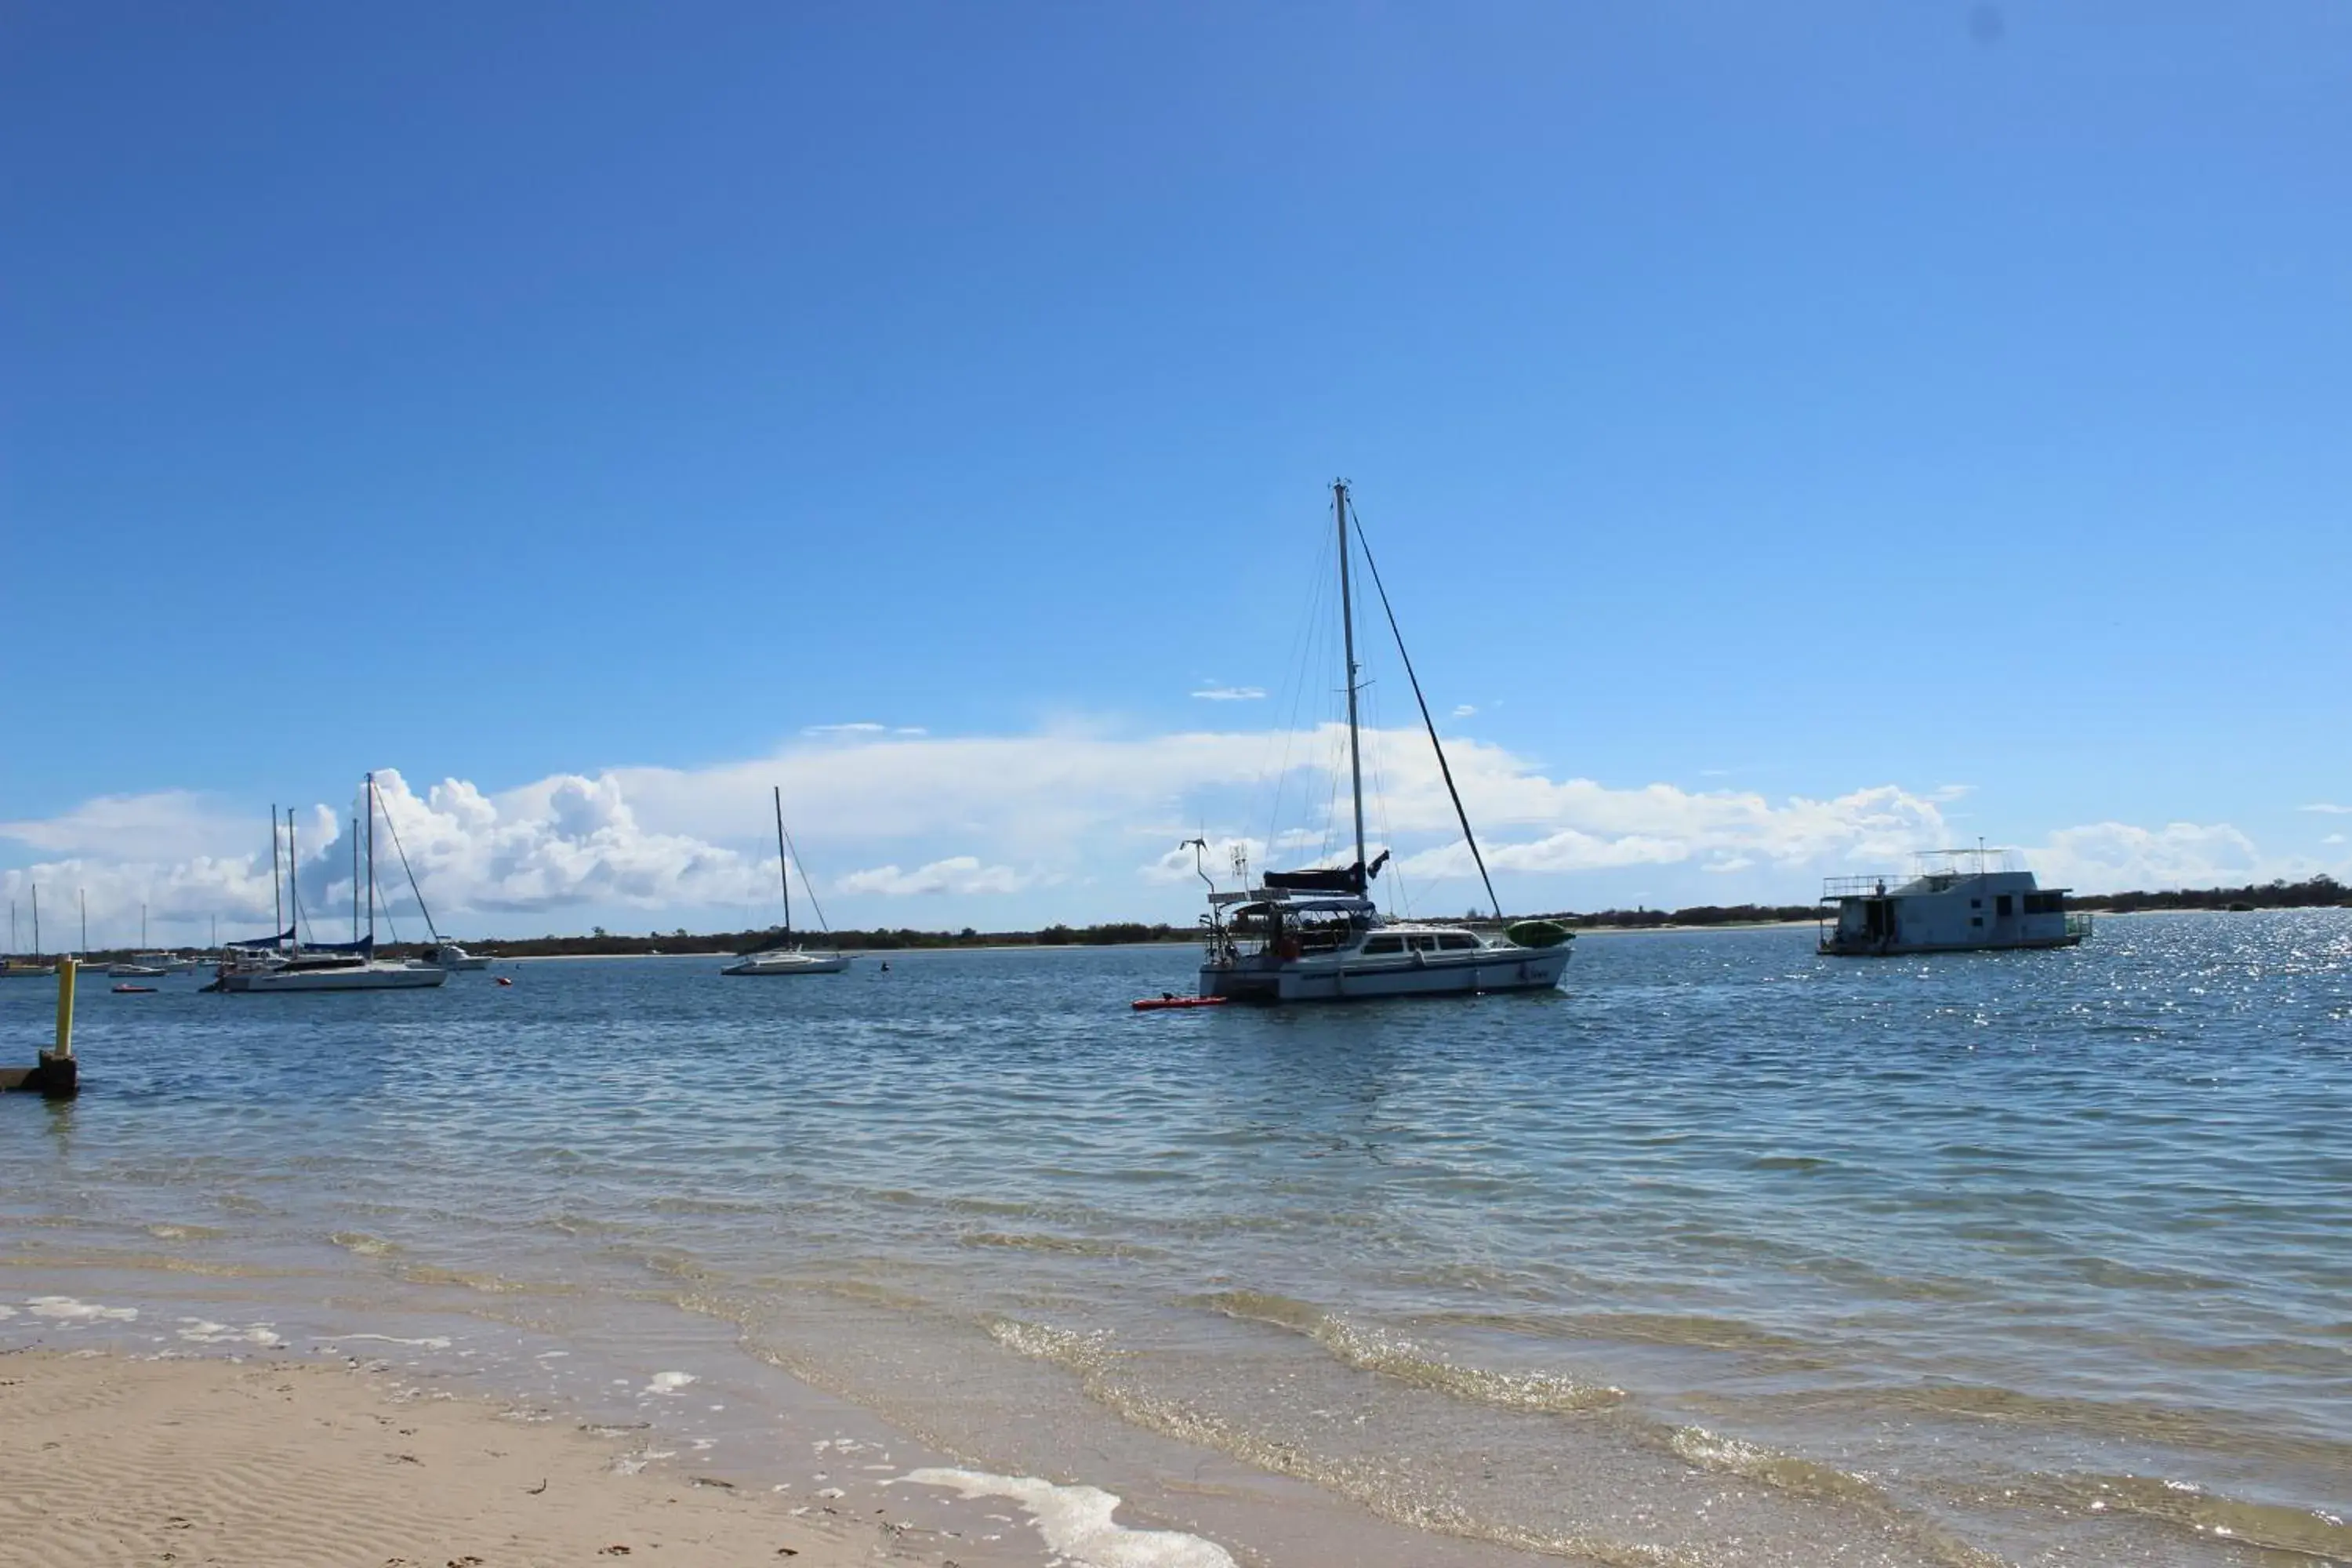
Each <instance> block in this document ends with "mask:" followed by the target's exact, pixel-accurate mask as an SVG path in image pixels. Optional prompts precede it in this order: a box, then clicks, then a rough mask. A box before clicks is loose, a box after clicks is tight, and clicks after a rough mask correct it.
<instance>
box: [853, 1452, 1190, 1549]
mask: <svg viewBox="0 0 2352 1568" xmlns="http://www.w3.org/2000/svg"><path fill="white" fill-rule="evenodd" d="M898 1479H899V1480H902V1481H913V1482H915V1483H916V1484H917V1485H919V1486H927V1487H945V1488H947V1489H950V1490H951V1491H954V1492H957V1493H959V1494H960V1495H961V1496H963V1497H967V1498H982V1497H1001V1498H1010V1499H1011V1500H1013V1501H1014V1502H1016V1503H1019V1504H1020V1505H1021V1506H1022V1507H1023V1508H1024V1509H1025V1510H1028V1512H1029V1516H1030V1517H1031V1518H1032V1519H1034V1520H1035V1521H1037V1533H1038V1534H1040V1535H1042V1536H1044V1537H1045V1545H1046V1548H1047V1549H1048V1550H1049V1551H1052V1552H1056V1553H1058V1554H1059V1555H1061V1556H1064V1557H1066V1558H1069V1559H1070V1560H1071V1561H1072V1562H1074V1563H1085V1564H1086V1565H1087V1568H1235V1564H1234V1560H1233V1557H1232V1555H1231V1554H1230V1553H1228V1552H1226V1551H1225V1549H1224V1548H1223V1547H1222V1546H1219V1545H1217V1544H1216V1543H1215V1542H1211V1541H1203V1540H1202V1538H1201V1537H1199V1536H1197V1535H1186V1534H1183V1533H1182V1532H1181V1531H1173V1530H1129V1529H1128V1528H1127V1527H1126V1526H1125V1525H1121V1524H1117V1523H1114V1522H1112V1520H1111V1515H1112V1514H1113V1513H1114V1512H1116V1511H1117V1510H1118V1501H1119V1500H1118V1497H1117V1496H1116V1495H1114V1494H1113V1493H1110V1492H1107V1491H1105V1490H1103V1489H1101V1488H1100V1487H1057V1486H1055V1484H1054V1483H1053V1482H1051V1481H1043V1480H1039V1479H1036V1478H1035V1477H1034V1476H992V1475H990V1474H988V1473H986V1472H985V1471H982V1470H946V1469H921V1470H909V1471H908V1472H907V1473H906V1474H905V1475H903V1476H901V1477H899V1478H898ZM884 1484H885V1485H886V1486H887V1485H889V1484H892V1483H889V1482H885V1483H884Z"/></svg>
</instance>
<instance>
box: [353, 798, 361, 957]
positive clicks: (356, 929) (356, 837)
mask: <svg viewBox="0 0 2352 1568" xmlns="http://www.w3.org/2000/svg"><path fill="white" fill-rule="evenodd" d="M359 939H360V819H359V818H358V817H356V816H354V817H352V941H353V942H357V941H359Z"/></svg>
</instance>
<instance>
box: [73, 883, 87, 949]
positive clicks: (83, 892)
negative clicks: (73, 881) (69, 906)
mask: <svg viewBox="0 0 2352 1568" xmlns="http://www.w3.org/2000/svg"><path fill="white" fill-rule="evenodd" d="M74 897H75V898H77V899H79V900H81V951H82V956H83V957H85V958H87V957H88V956H89V889H88V888H76V889H74Z"/></svg>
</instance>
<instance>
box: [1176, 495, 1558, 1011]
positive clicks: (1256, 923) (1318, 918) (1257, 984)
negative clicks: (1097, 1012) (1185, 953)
mask: <svg viewBox="0 0 2352 1568" xmlns="http://www.w3.org/2000/svg"><path fill="white" fill-rule="evenodd" d="M1331 507H1332V513H1333V516H1334V517H1335V518H1336V519H1337V521H1338V523H1339V626H1340V636H1341V644H1342V647H1343V649H1344V654H1345V658H1346V660H1347V668H1346V676H1347V689H1348V771H1349V782H1350V784H1351V785H1352V795H1351V797H1350V798H1351V799H1352V801H1353V804H1354V806H1355V827H1356V859H1355V863H1354V864H1353V865H1351V866H1343V867H1339V868H1325V869H1318V870H1309V871H1269V872H1267V873H1265V876H1264V878H1263V879H1261V881H1260V885H1259V886H1257V887H1255V888H1246V889H1244V890H1243V891H1240V892H1234V893H1221V892H1219V891H1217V890H1216V885H1215V883H1214V882H1213V881H1211V880H1210V879H1209V877H1208V874H1207V872H1206V871H1205V870H1204V871H1202V880H1203V881H1209V882H1210V890H1209V915H1208V918H1207V921H1206V923H1207V925H1208V927H1209V954H1208V958H1207V960H1206V961H1205V962H1204V963H1202V965H1201V994H1202V995H1203V996H1214V997H1223V998H1225V999H1228V1000H1231V1001H1236V1002H1338V1001H1347V1000H1355V999H1358V998H1364V997H1376V996H1425V995H1436V994H1446V993H1453V994H1464V993H1469V992H1483V991H1546V990H1550V989H1551V988H1553V987H1555V986H1557V985H1558V984H1559V977H1560V975H1561V974H1562V973H1564V972H1565V971H1566V970H1567V968H1568V958H1569V952H1570V949H1569V945H1568V944H1569V942H1570V941H1571V940H1572V939H1571V936H1570V932H1569V931H1568V930H1567V928H1565V927H1563V926H1560V925H1558V924H1556V923H1554V922H1552V921H1519V922H1517V924H1514V925H1510V926H1507V927H1505V928H1504V936H1503V940H1500V941H1496V940H1492V939H1489V938H1487V937H1484V936H1481V935H1480V934H1479V933H1478V932H1476V931H1470V930H1467V929H1465V928H1463V927H1460V926H1450V925H1431V924H1425V923H1423V922H1421V921H1397V920H1391V919H1390V918H1388V917H1386V916H1384V915H1382V914H1381V911H1380V907H1379V906H1378V905H1377V904H1375V903H1374V902H1373V901H1372V900H1371V898H1370V888H1371V882H1372V879H1374V878H1375V877H1377V876H1379V875H1380V871H1381V865H1382V863H1383V862H1385V861H1386V860H1387V859H1388V853H1387V852H1386V851H1385V850H1383V851H1382V852H1381V855H1380V857H1379V858H1377V859H1375V860H1372V861H1370V863H1369V864H1367V863H1366V861H1365V858H1364V763H1363V753H1362V746H1361V741H1360V731H1359V727H1358V722H1357V710H1356V699H1357V694H1358V692H1359V691H1360V689H1361V687H1362V682H1361V680H1360V679H1359V678H1360V675H1361V673H1362V668H1361V667H1360V665H1358V664H1357V662H1356V620H1355V609H1354V605H1353V604H1352V603H1351V600H1350V596H1349V571H1348V563H1349V554H1350V553H1351V545H1350V538H1351V535H1352V536H1353V537H1354V542H1355V544H1354V547H1361V544H1362V541H1361V534H1360V529H1357V530H1351V529H1350V527H1349V520H1350V517H1351V515H1352V512H1351V509H1350V508H1349V504H1348V485H1347V481H1346V480H1344V479H1341V480H1335V481H1333V483H1332V486H1331ZM1364 564H1365V566H1366V567H1367V568H1368V569H1370V572H1371V574H1372V584H1373V586H1374V587H1375V588H1376V589H1378V590H1379V591H1380V595H1381V608H1382V610H1383V611H1385V612H1387V615H1388V622H1389V630H1390V632H1391V634H1393V635H1395V636H1396V637H1397V656H1398V658H1400V659H1401V660H1402V662H1403V665H1404V671H1405V675H1406V677H1407V678H1408V679H1411V680H1412V690H1413V697H1414V700H1416V701H1418V702H1420V704H1421V717H1422V722H1423V725H1424V726H1425V727H1426V728H1427V729H1428V731H1429V743H1430V744H1431V745H1432V746H1433V747H1435V748H1436V750H1437V765H1438V769H1439V771H1440V772H1441V773H1444V777H1445V789H1446V793H1447V794H1448V795H1452V796H1453V799H1454V816H1456V818H1457V819H1458V820H1459V821H1460V822H1461V824H1462V837H1463V838H1464V839H1465V841H1466V842H1467V843H1468V844H1469V846H1470V854H1471V857H1472V858H1473V859H1474V860H1475V861H1476V862H1477V866H1478V876H1479V879H1480V880H1481V881H1483V882H1485V883H1486V898H1487V900H1488V901H1489V902H1490V903H1493V904H1494V906H1495V916H1496V919H1497V920H1500V919H1501V918H1502V913H1503V909H1502V905H1501V903H1500V902H1499V901H1498V900H1496V898H1495V884H1494V881H1493V879H1491V878H1489V877H1488V876H1487V875H1486V858H1485V857H1484V856H1483V855H1481V854H1479V852H1478V840H1477V837H1476V836H1475V834H1473V833H1472V832H1471V831H1470V817H1469V814H1468V813H1467V812H1465V811H1464V810H1463V807H1462V797H1461V795H1459V794H1458V793H1456V792H1455V791H1454V772H1453V769H1452V768H1451V767H1449V766H1448V765H1447V764H1446V761H1445V748H1444V744H1443V743H1441V742H1439V740H1438V738H1437V725H1436V723H1435V722H1434V721H1433V720H1431V718H1430V716H1429V703H1428V701H1427V700H1425V699H1423V697H1422V695H1421V681H1420V679H1419V678H1418V677H1417V676H1414V675H1413V672H1412V658H1411V656H1410V655H1408V654H1406V653H1405V651H1404V638H1403V637H1402V634H1401V633H1398V632H1397V625H1396V615H1395V612H1394V611H1393V610H1392V609H1390V607H1389V603H1388V590H1387V589H1386V588H1384V587H1381V581H1380V568H1379V567H1378V566H1377V565H1375V564H1374V563H1373V562H1372V558H1371V552H1370V550H1369V549H1367V550H1365V552H1364ZM1192 848H1193V850H1194V858H1195V863H1196V865H1197V862H1198V858H1199V856H1200V853H1201V851H1202V849H1203V848H1205V846H1204V845H1203V844H1202V841H1200V840H1198V839H1195V840H1192Z"/></svg>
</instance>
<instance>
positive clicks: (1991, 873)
mask: <svg viewBox="0 0 2352 1568" xmlns="http://www.w3.org/2000/svg"><path fill="white" fill-rule="evenodd" d="M1995 856H1999V857H2001V864H2000V867H1999V868H1995V867H1994V865H1993V863H1992V858H1993V857H1995ZM2013 859H2014V858H2013V856H2012V855H2011V851H2008V850H2004V849H1983V848H1978V849H1940V850H1934V851H1930V852H1929V853H1927V854H1925V855H1922V856H1920V857H1919V860H1920V866H1919V869H1918V870H1917V871H1916V872H1914V873H1913V874H1912V875H1911V876H1910V877H1909V878H1908V879H1895V878H1891V877H1885V876H1876V877H1832V878H1830V879H1828V880H1827V881H1825V882H1823V883H1822V945H1821V950H1822V952H1823V953H1825V954H1829V955H1832V956H1834V957H1840V958H1884V957H1891V956H1895V955H1899V954H1903V953H1913V952H1984V951H1988V950H2003V949H2009V948H2026V947H2073V946H2074V945H2075V944H2076V943H2078V942H2081V941H2082V940H2083V939H2084V937H2086V936H2088V935H2090V934H2091V917H2090V916H2089V915H2086V914H2069V913H2067V912H2066V893H2067V889H2064V888H2048V889H2044V888H2042V887H2040V886H2037V885H2036V883H2035V882H2034V879H2033V873H2032V872H2031V871H2029V870H2026V869H2024V868H2022V867H2021V866H2018V865H2015V864H2014V863H2013Z"/></svg>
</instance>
